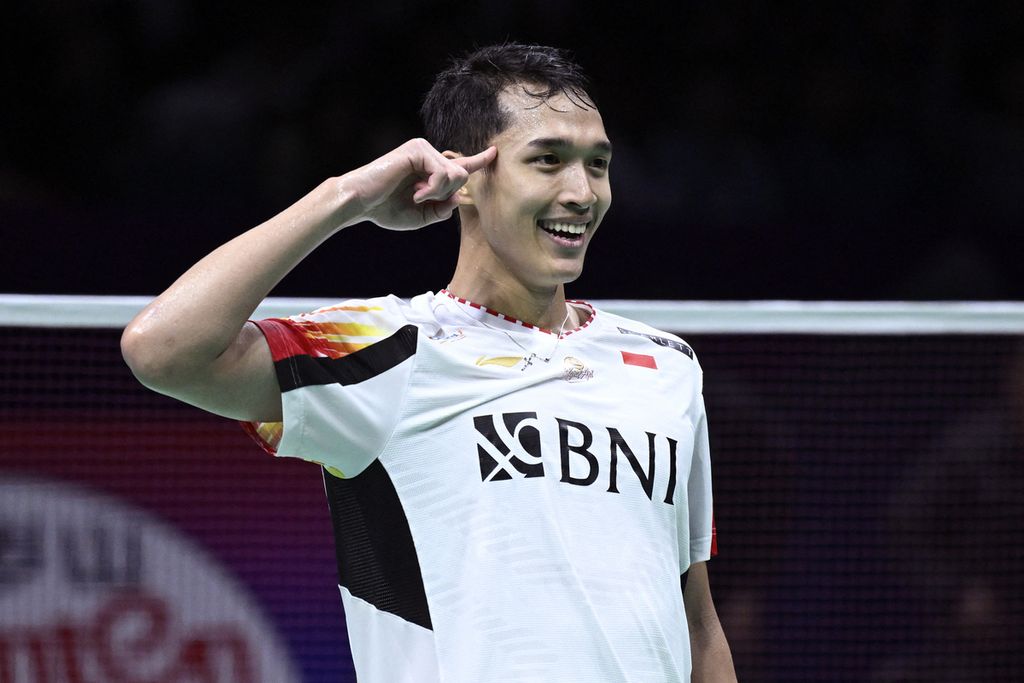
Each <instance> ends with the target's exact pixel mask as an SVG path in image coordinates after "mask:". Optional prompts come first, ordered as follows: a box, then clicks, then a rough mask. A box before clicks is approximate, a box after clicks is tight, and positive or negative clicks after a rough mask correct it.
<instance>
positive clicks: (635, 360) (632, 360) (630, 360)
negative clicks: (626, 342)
mask: <svg viewBox="0 0 1024 683" xmlns="http://www.w3.org/2000/svg"><path fill="white" fill-rule="evenodd" d="M619 353H621V354H622V362H623V363H625V364H626V365H636V366H638V367H641V368H650V369H652V370H657V369H658V364H657V363H655V362H654V356H648V355H647V354H646V353H630V352H629V351H620V352H619Z"/></svg>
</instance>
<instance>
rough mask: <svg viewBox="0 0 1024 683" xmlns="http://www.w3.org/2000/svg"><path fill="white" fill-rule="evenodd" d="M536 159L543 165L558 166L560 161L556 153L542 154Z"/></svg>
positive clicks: (535, 159)
mask: <svg viewBox="0 0 1024 683" xmlns="http://www.w3.org/2000/svg"><path fill="white" fill-rule="evenodd" d="M534 161H535V162H536V163H538V164H540V165H542V166H556V165H557V164H558V163H559V162H558V156H557V155H555V154H541V155H540V156H539V157H535V158H534Z"/></svg>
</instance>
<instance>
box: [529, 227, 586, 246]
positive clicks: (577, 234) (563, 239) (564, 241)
mask: <svg viewBox="0 0 1024 683" xmlns="http://www.w3.org/2000/svg"><path fill="white" fill-rule="evenodd" d="M537 227H538V228H540V229H541V230H543V231H544V232H546V233H547V234H548V235H550V236H551V237H552V238H553V239H554V241H555V242H557V243H558V244H561V245H563V246H569V247H575V246H579V245H581V244H583V235H584V233H586V231H587V228H589V227H590V222H587V223H566V222H563V221H537Z"/></svg>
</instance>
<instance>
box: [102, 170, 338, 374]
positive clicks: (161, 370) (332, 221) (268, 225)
mask: <svg viewBox="0 0 1024 683" xmlns="http://www.w3.org/2000/svg"><path fill="white" fill-rule="evenodd" d="M354 203H355V202H354V199H353V196H352V193H351V192H349V191H348V190H347V189H346V184H345V182H344V177H342V178H332V179H330V180H327V181H325V182H323V183H321V184H320V185H319V186H318V187H317V188H316V189H314V190H313V191H312V192H310V193H309V194H307V195H306V196H305V197H303V198H302V199H300V200H299V201H298V202H296V203H295V204H293V205H292V206H290V207H289V208H287V209H285V210H284V211H282V212H281V213H279V214H278V215H276V216H274V217H273V218H271V219H270V220H268V221H266V222H265V223H262V224H260V225H258V226H256V227H255V228H252V229H251V230H249V231H247V232H245V233H243V234H241V235H239V236H238V237H236V238H234V239H232V240H231V241H229V242H227V243H226V244H224V245H222V246H220V247H219V248H217V249H216V250H214V251H213V252H211V253H210V254H209V255H207V256H206V257H204V258H203V259H202V260H200V261H199V262H198V263H196V264H195V265H194V266H192V267H191V268H190V269H189V270H188V271H186V272H185V273H184V274H183V275H182V276H181V277H179V278H178V279H177V280H176V281H175V282H174V284H172V285H171V286H170V287H169V288H168V289H167V290H166V291H165V292H164V293H163V294H161V295H160V296H159V297H157V298H156V299H155V300H154V301H153V302H152V303H150V304H149V305H148V306H147V307H146V308H145V309H143V310H142V312H140V313H139V314H138V315H137V316H136V317H135V319H134V320H133V321H132V322H131V323H130V324H129V325H128V327H127V328H126V330H125V333H124V336H123V338H122V348H123V349H124V352H125V358H126V359H127V360H128V362H129V364H130V365H131V366H132V368H133V370H136V372H137V374H143V375H150V376H159V375H167V374H169V373H175V374H180V373H184V374H187V373H188V371H189V370H190V369H195V370H196V371H202V368H203V367H204V365H206V364H209V363H212V362H213V361H214V360H215V359H216V358H217V357H218V356H220V355H221V354H222V353H223V352H224V351H225V350H226V349H227V348H228V347H229V346H230V345H231V344H232V343H233V342H234V340H235V339H236V338H237V337H238V334H239V331H240V330H241V329H242V326H243V325H244V324H245V321H246V320H247V319H248V318H249V317H250V316H251V315H252V312H253V311H254V310H255V309H256V307H257V306H258V305H259V303H260V302H261V301H262V300H263V299H264V298H265V297H266V296H267V294H268V293H269V292H270V290H271V289H272V288H273V287H274V286H275V285H276V284H277V283H278V282H280V280H281V279H282V278H284V276H285V275H287V274H288V273H289V272H290V271H291V270H292V269H293V268H294V267H295V266H296V265H297V264H298V263H299V262H300V261H301V260H302V259H303V258H305V257H306V256H307V255H308V254H309V253H310V252H311V251H313V249H315V248H316V247H317V246H319V245H320V244H321V243H322V242H323V241H324V240H326V239H327V238H328V237H330V236H331V235H332V234H334V233H335V232H336V231H337V230H338V229H340V228H341V227H344V226H345V225H347V224H349V223H350V222H353V221H354V218H355V215H356V213H357V212H356V211H355V210H354V208H353V205H354Z"/></svg>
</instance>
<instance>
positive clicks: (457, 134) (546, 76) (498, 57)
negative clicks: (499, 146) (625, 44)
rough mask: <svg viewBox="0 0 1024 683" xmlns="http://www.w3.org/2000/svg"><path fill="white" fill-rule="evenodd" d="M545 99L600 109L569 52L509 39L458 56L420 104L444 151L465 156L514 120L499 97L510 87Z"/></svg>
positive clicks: (435, 142)
mask: <svg viewBox="0 0 1024 683" xmlns="http://www.w3.org/2000/svg"><path fill="white" fill-rule="evenodd" d="M516 85H518V86H520V87H521V88H522V92H523V93H525V94H526V95H528V96H530V97H534V98H536V99H537V104H538V105H540V104H543V103H544V102H545V101H546V100H547V99H549V98H551V97H554V96H556V95H559V94H564V95H565V96H566V97H567V98H568V99H569V100H570V101H571V102H572V103H573V104H574V105H576V106H578V107H580V108H583V109H595V108H596V107H597V105H596V104H595V103H594V100H593V99H592V98H591V97H590V95H589V94H588V93H587V85H588V79H587V77H586V75H585V74H584V73H583V69H581V68H580V66H579V65H578V64H576V62H574V61H573V60H572V58H571V57H570V56H569V53H568V52H566V51H565V50H562V49H559V48H555V47H545V46H543V45H522V44H520V43H504V44H501V45H490V46H488V47H482V48H478V49H476V50H473V51H471V52H468V53H466V54H465V55H464V56H462V57H456V58H454V59H452V60H451V61H450V62H449V64H448V68H447V69H445V70H444V71H442V72H441V73H439V74H438V75H437V78H435V79H434V85H433V86H432V87H431V88H430V91H429V92H428V93H427V95H426V97H425V98H424V100H423V106H422V107H421V108H420V116H421V117H422V119H423V126H424V129H425V133H426V137H427V140H428V141H429V142H430V143H431V144H432V145H433V146H434V147H435V148H437V149H438V150H440V151H444V150H452V151H453V152H459V153H460V154H464V155H467V156H468V155H471V154H476V153H477V152H481V151H483V150H484V149H486V148H487V146H488V145H489V144H490V142H491V140H492V139H493V138H494V136H495V135H498V134H499V133H501V132H502V131H504V130H505V129H506V128H508V126H509V125H510V124H511V123H512V117H511V114H510V112H509V111H508V110H506V109H505V108H504V107H502V106H501V103H500V102H499V101H498V96H499V95H500V94H501V92H502V91H503V90H505V89H506V88H509V87H510V86H516Z"/></svg>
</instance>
